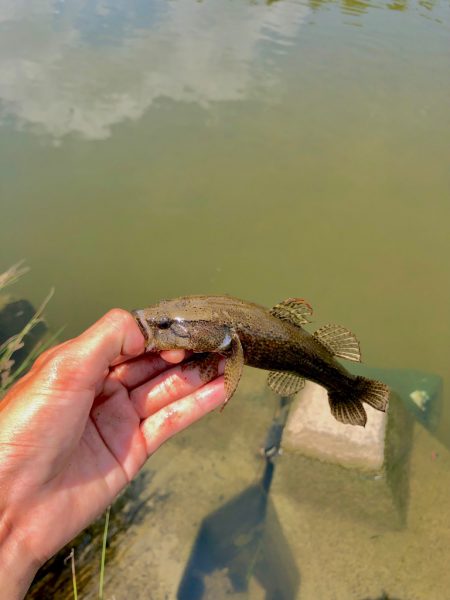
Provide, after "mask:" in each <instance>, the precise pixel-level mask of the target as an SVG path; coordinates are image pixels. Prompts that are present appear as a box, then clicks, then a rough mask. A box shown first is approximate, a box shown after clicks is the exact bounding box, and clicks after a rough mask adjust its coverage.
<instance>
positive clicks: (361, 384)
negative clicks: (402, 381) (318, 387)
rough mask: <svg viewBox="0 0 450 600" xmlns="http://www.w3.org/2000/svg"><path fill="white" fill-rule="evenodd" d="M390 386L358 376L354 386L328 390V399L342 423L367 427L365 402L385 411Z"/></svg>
mask: <svg viewBox="0 0 450 600" xmlns="http://www.w3.org/2000/svg"><path fill="white" fill-rule="evenodd" d="M388 399H389V388H388V386H387V385H385V384H384V383H381V382H380V381H372V380H371V379H366V378H365V377H357V378H356V380H355V381H354V382H353V383H352V387H351V388H349V389H347V390H345V391H342V392H341V391H335V390H332V391H330V392H328V401H329V403H330V409H331V413H332V415H333V417H334V418H335V419H337V420H338V421H340V422H341V423H348V424H350V425H361V426H362V427H365V425H366V422H367V413H366V411H365V410H364V406H363V402H365V403H366V404H369V405H370V406H373V408H376V409H377V410H381V411H382V412H385V411H386V409H387V405H388Z"/></svg>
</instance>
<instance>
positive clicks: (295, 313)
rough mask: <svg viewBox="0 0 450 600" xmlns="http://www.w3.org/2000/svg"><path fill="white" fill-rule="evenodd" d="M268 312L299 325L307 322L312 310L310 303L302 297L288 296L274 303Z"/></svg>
mask: <svg viewBox="0 0 450 600" xmlns="http://www.w3.org/2000/svg"><path fill="white" fill-rule="evenodd" d="M270 312H271V314H272V315H273V316H274V317H278V318H279V319H282V320H283V321H289V322H290V323H292V324H293V325H297V326H301V325H306V323H309V319H308V317H310V316H311V315H312V312H313V311H312V307H311V305H310V304H308V302H306V300H303V298H288V299H287V300H283V302H280V303H279V304H276V305H275V306H274V307H273V308H272V309H271V310H270Z"/></svg>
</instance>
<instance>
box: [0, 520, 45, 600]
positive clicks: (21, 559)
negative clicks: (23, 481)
mask: <svg viewBox="0 0 450 600" xmlns="http://www.w3.org/2000/svg"><path fill="white" fill-rule="evenodd" d="M40 566H41V565H40V564H39V563H38V561H37V560H36V558H35V557H33V556H32V555H31V553H30V551H29V549H27V546H26V543H25V538H24V536H23V535H20V533H18V532H17V531H15V530H14V528H13V527H12V526H11V524H10V523H9V522H8V521H7V519H6V518H5V516H4V515H3V516H1V517H0V590H1V597H2V598H5V599H6V598H7V599H8V600H21V599H22V598H24V597H25V594H26V593H27V591H28V588H29V587H30V585H31V582H32V581H33V578H34V576H35V575H36V572H37V570H38V569H39V567H40Z"/></svg>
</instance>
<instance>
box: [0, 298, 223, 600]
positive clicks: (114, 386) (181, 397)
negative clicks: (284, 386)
mask: <svg viewBox="0 0 450 600" xmlns="http://www.w3.org/2000/svg"><path fill="white" fill-rule="evenodd" d="M143 352H144V338H143V336H142V333H141V332H140V330H139V327H138V326H137V324H136V322H135V321H134V319H133V317H132V316H131V315H130V314H129V313H128V312H126V311H122V310H119V309H115V310H112V311H110V312H109V313H108V314H106V315H105V316H104V317H103V318H102V319H100V320H99V321H98V322H97V323H95V324H94V325H93V326H92V327H90V328H89V329H88V330H87V331H85V332H84V333H82V334H81V335H80V336H79V337H77V338H75V339H72V340H69V341H67V342H64V343H63V344H61V345H59V346H56V347H55V348H52V349H50V350H48V351H47V352H45V353H44V354H42V355H41V356H40V357H39V359H38V360H37V361H36V363H35V364H34V365H33V367H32V369H31V370H30V371H29V373H28V374H27V375H25V376H24V377H23V378H22V379H21V380H20V381H19V382H18V383H17V384H16V385H15V386H14V387H13V388H12V389H11V390H10V391H9V392H8V394H7V395H6V396H5V397H4V399H3V400H2V401H1V402H0V589H1V590H2V597H4V598H10V599H11V600H13V599H15V598H21V597H23V595H24V594H25V592H26V590H27V589H28V586H29V585H30V583H31V581H32V579H33V577H34V574H35V572H36V570H37V569H38V568H39V567H40V566H41V565H42V564H43V563H44V562H45V561H46V560H47V559H48V558H49V557H50V556H52V555H53V554H54V553H55V552H56V551H57V550H59V549H60V548H61V547H62V546H63V545H64V544H65V543H67V542H68V541H69V540H70V539H72V538H73V537H74V536H75V535H76V534H77V533H78V532H79V531H81V530H82V529H83V528H84V527H85V526H86V525H88V524H89V523H90V522H91V521H92V520H93V519H94V518H95V517H96V516H98V515H99V514H100V513H101V512H102V511H103V510H104V509H105V508H106V507H107V506H108V505H109V504H110V503H111V502H112V501H113V500H114V498H115V497H116V495H117V494H118V492H119V491H120V490H121V489H123V487H124V486H125V485H126V484H127V483H128V482H129V481H130V480H131V479H132V478H133V477H134V476H135V475H136V473H137V472H138V471H139V469H140V468H141V467H142V465H143V464H144V462H145V461H146V459H147V458H148V457H149V456H150V455H151V454H152V453H153V452H154V451H155V450H156V449H157V448H158V447H159V446H160V445H161V444H162V443H163V442H164V441H165V440H167V439H168V438H170V437H171V436H172V435H174V434H175V433H177V432H178V431H180V430H182V429H184V428H185V427H187V426H188V425H190V424H191V423H193V422H194V421H196V420H198V419H199V418H200V417H202V416H203V415H205V414H206V413H208V412H209V411H211V410H213V409H214V408H216V407H217V406H220V405H221V404H222V403H223V402H224V400H225V392H224V386H223V377H218V378H215V379H213V380H212V381H210V382H209V383H207V384H206V385H205V384H204V383H203V381H202V379H201V377H200V374H199V372H198V370H197V369H189V370H183V369H182V367H181V366H180V365H174V364H171V363H177V362H180V361H181V360H182V359H183V358H184V352H180V351H171V352H166V353H163V354H162V355H161V356H159V355H156V354H151V355H149V354H146V355H143ZM220 366H221V371H223V365H220Z"/></svg>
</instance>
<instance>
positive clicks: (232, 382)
mask: <svg viewBox="0 0 450 600" xmlns="http://www.w3.org/2000/svg"><path fill="white" fill-rule="evenodd" d="M228 352H229V354H228V355H227V359H226V362H225V373H224V379H225V392H226V394H227V399H226V400H225V402H224V403H223V405H222V408H221V410H223V409H224V408H225V405H226V403H227V402H229V400H230V398H231V396H232V395H233V394H234V392H235V391H236V388H237V386H238V383H239V381H240V379H241V375H242V369H243V367H244V351H243V349H242V344H241V340H240V339H239V336H238V335H237V334H236V333H233V334H232V336H231V341H230V345H229V347H228Z"/></svg>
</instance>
